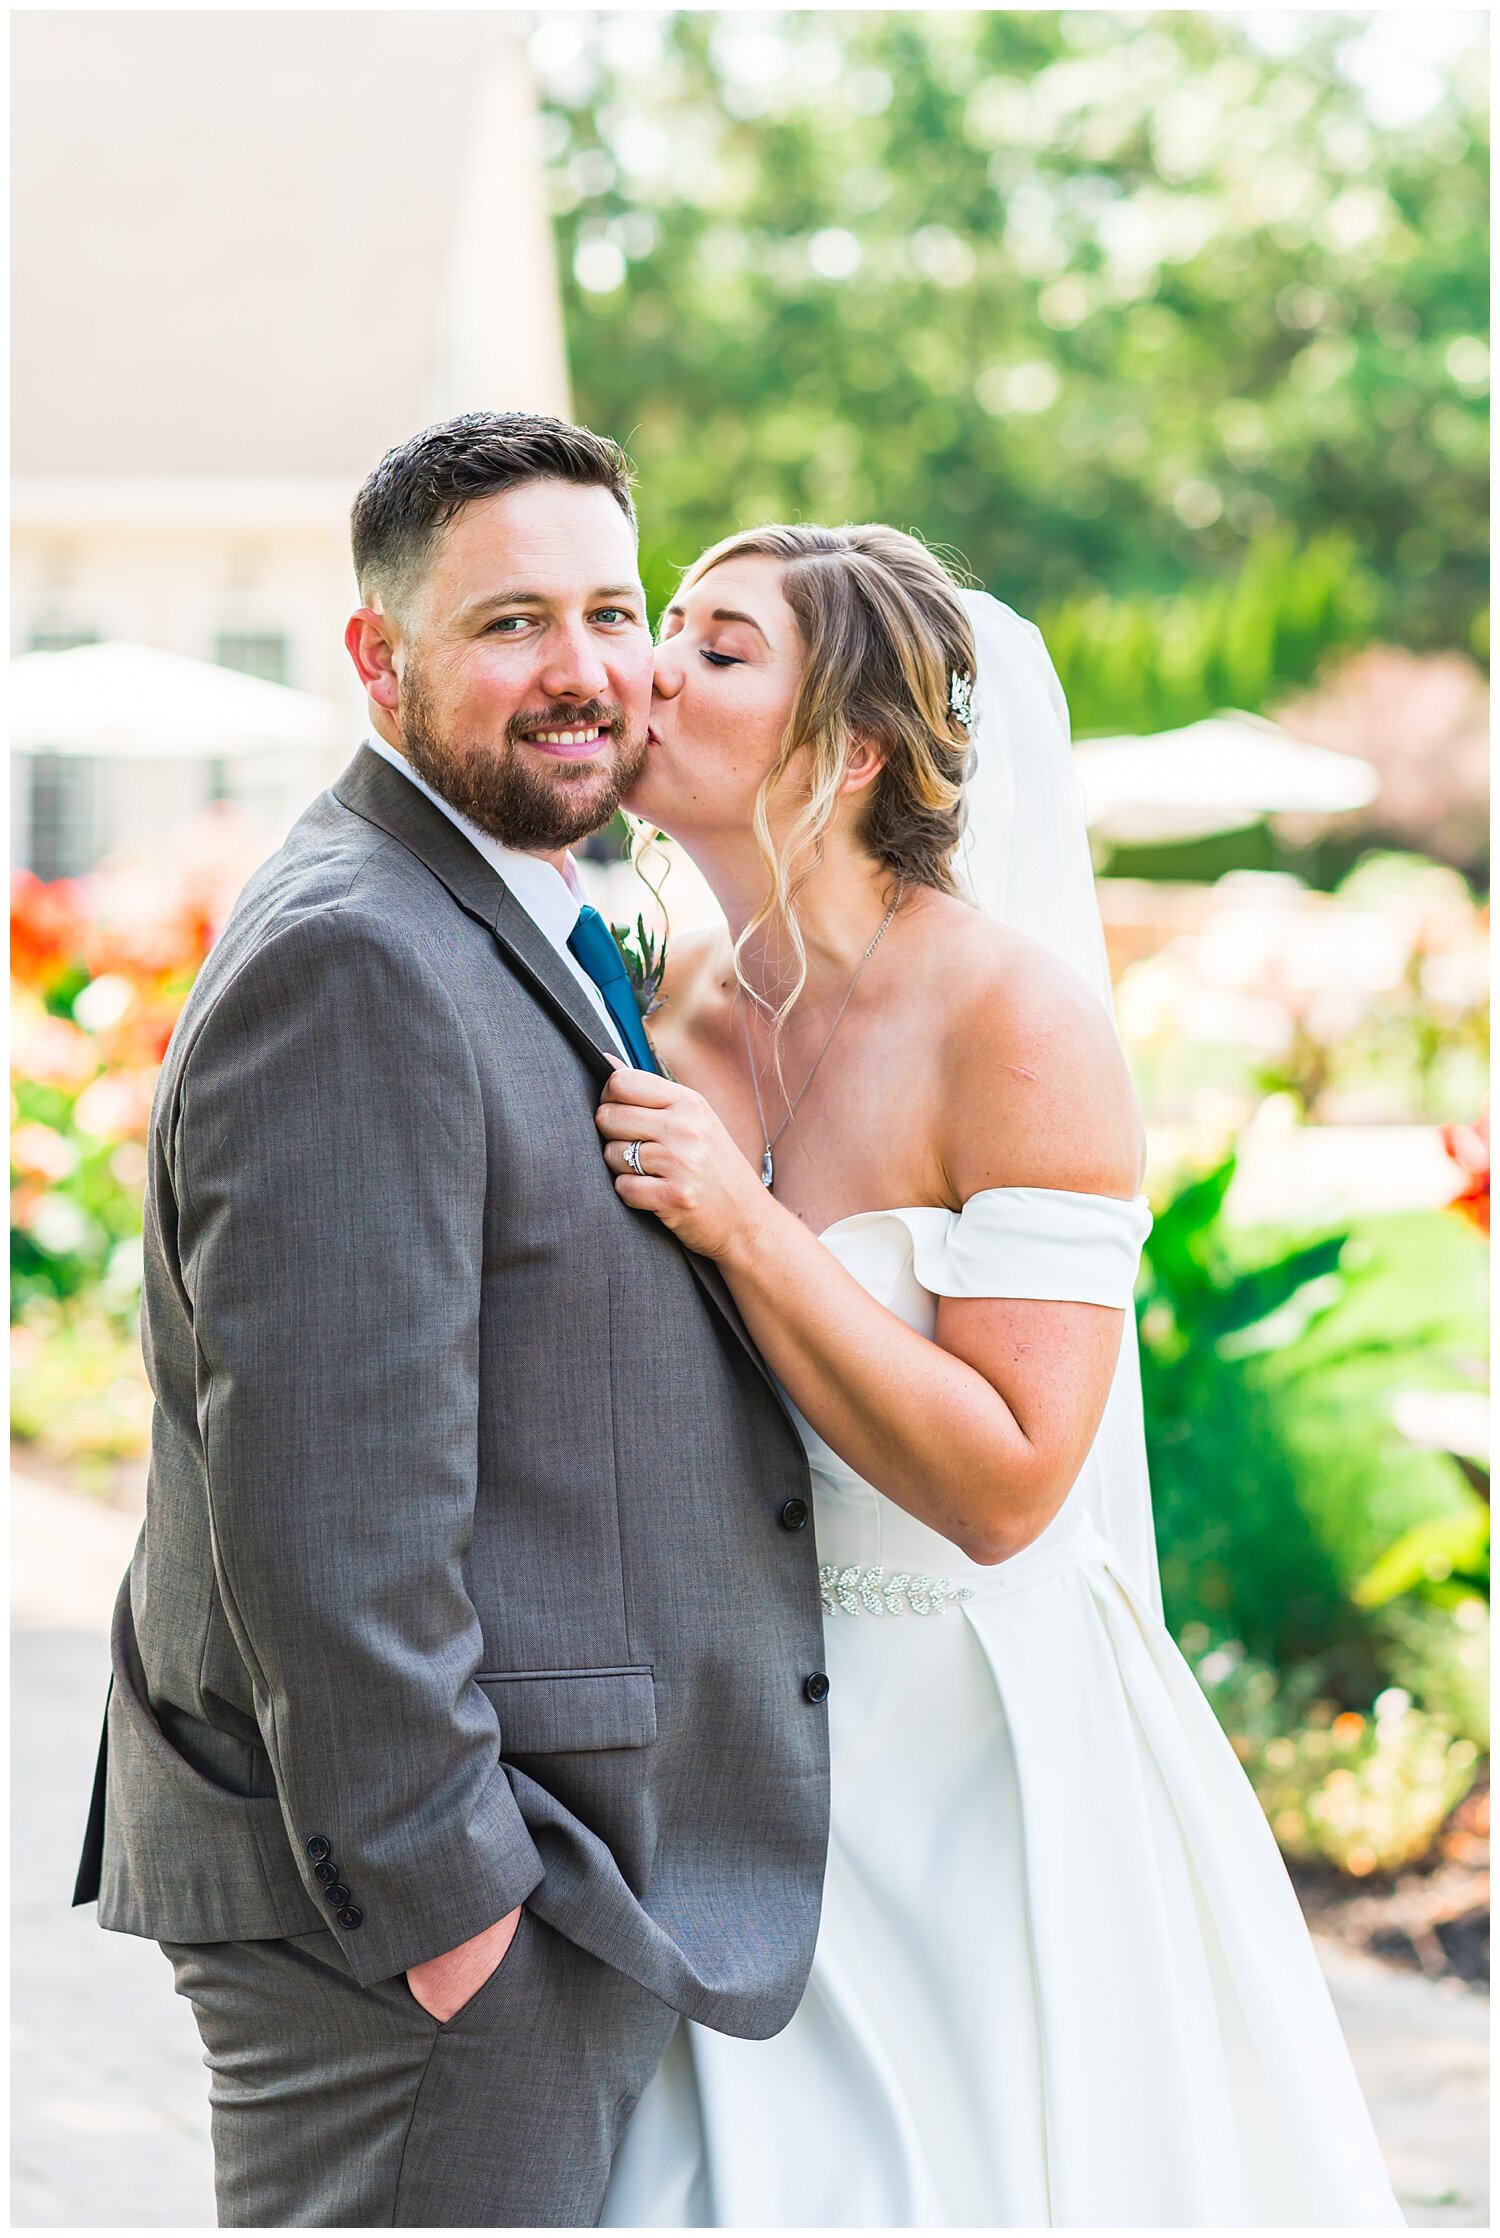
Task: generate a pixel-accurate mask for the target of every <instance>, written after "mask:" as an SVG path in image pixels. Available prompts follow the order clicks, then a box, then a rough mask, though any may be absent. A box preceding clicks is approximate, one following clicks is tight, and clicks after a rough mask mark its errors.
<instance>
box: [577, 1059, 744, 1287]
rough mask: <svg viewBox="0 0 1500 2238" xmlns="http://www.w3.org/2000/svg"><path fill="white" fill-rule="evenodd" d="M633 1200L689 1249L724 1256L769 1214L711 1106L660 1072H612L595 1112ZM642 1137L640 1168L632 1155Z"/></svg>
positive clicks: (607, 1152) (618, 1179)
mask: <svg viewBox="0 0 1500 2238" xmlns="http://www.w3.org/2000/svg"><path fill="white" fill-rule="evenodd" d="M594 1123H595V1125H596V1126H597V1127H598V1129H599V1132H600V1134H601V1135H602V1136H603V1137H604V1161H605V1164H606V1165H607V1166H608V1167H609V1170H610V1172H611V1173H612V1174H613V1175H614V1177H615V1188H616V1190H617V1191H618V1192H619V1194H620V1196H621V1197H623V1199H624V1201H625V1202H626V1204H628V1205H633V1206H634V1207H635V1208H636V1210H637V1211H640V1212H654V1213H655V1214H656V1217H657V1218H658V1220H660V1221H662V1222H663V1223H664V1225H665V1226H667V1227H668V1228H670V1229H671V1231H672V1233H673V1235H675V1236H676V1238H677V1240H678V1242H679V1243H682V1244H685V1245H686V1246H687V1248H688V1250H689V1251H697V1252H701V1253H702V1254H703V1256H704V1257H706V1258H710V1259H719V1258H723V1257H724V1256H725V1255H726V1254H727V1253H728V1252H729V1251H730V1250H731V1249H732V1247H733V1245H734V1244H735V1242H736V1241H737V1240H738V1239H739V1238H741V1237H742V1236H743V1235H744V1234H745V1233H746V1231H747V1229H749V1228H750V1227H751V1226H753V1224H754V1223H755V1221H756V1220H757V1218H759V1217H760V1216H761V1215H762V1214H763V1213H764V1209H765V1205H764V1199H765V1191H764V1190H763V1189H762V1187H761V1184H760V1181H759V1179H758V1178H757V1176H756V1174H755V1173H754V1171H753V1170H752V1168H751V1167H750V1166H749V1164H748V1163H747V1162H746V1160H745V1158H744V1156H743V1154H742V1153H741V1151H740V1150H739V1149H738V1147H737V1146H736V1144H735V1142H734V1140H733V1138H732V1137H731V1136H730V1134H729V1133H728V1131H727V1129H726V1128H725V1126H724V1124H723V1122H722V1121H721V1120H720V1118H719V1117H718V1114H717V1113H716V1112H715V1111H714V1109H713V1107H712V1105H710V1104H708V1103H706V1102H705V1101H704V1099H703V1097H702V1096H700V1095H698V1094H697V1093H696V1091H695V1090H694V1089H692V1088H684V1087H682V1086H680V1085H679V1084H678V1082H676V1081H675V1080H664V1079H662V1077H661V1075H660V1074H659V1073H654V1072H634V1071H627V1070H625V1069H624V1068H623V1067H622V1068H621V1069H620V1070H619V1071H618V1072H615V1073H613V1074H612V1075H611V1076H610V1079H609V1080H608V1081H607V1082H606V1084H605V1089H604V1095H603V1097H602V1099H601V1101H600V1104H599V1109H598V1111H597V1112H596V1113H595V1115H594ZM631 1143H636V1144H638V1145H639V1149H638V1151H637V1153H636V1155H637V1156H638V1158H639V1160H640V1169H641V1170H640V1173H639V1174H636V1173H635V1172H634V1171H633V1170H632V1167H631V1165H630V1164H629V1162H628V1161H627V1159H626V1155H625V1153H626V1147H627V1145H628V1144H631Z"/></svg>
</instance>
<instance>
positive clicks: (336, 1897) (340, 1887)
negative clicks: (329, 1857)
mask: <svg viewBox="0 0 1500 2238" xmlns="http://www.w3.org/2000/svg"><path fill="white" fill-rule="evenodd" d="M323 1901H324V1903H325V1904H329V1905H331V1906H332V1907H333V1909H334V1911H337V1910H338V1909H339V1906H340V1905H341V1904H347V1903H348V1901H349V1891H348V1889H347V1888H345V1886H344V1884H343V1882H342V1881H335V1882H334V1884H333V1886H332V1888H325V1889H324V1891H323Z"/></svg>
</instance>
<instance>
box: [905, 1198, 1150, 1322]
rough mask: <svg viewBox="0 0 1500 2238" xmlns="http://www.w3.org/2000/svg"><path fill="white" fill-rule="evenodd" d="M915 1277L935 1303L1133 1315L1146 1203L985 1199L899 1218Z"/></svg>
mask: <svg viewBox="0 0 1500 2238" xmlns="http://www.w3.org/2000/svg"><path fill="white" fill-rule="evenodd" d="M899 1217H900V1218H901V1219H902V1220H903V1221H904V1223H905V1224H906V1226H907V1228H908V1229H909V1231H910V1234H911V1239H912V1246H913V1249H912V1271H913V1273H914V1274H915V1275H916V1278H917V1280H918V1282H920V1283H921V1285H922V1287H923V1289H924V1290H930V1291H931V1292H932V1293H933V1295H934V1296H935V1297H939V1298H1048V1299H1054V1300H1066V1301H1069V1302H1071V1303H1073V1304H1077V1305H1102V1306H1120V1307H1124V1306H1128V1305H1129V1304H1130V1300H1131V1295H1132V1292H1133V1291H1134V1288H1135V1277H1136V1269H1137V1267H1138V1266H1139V1264H1140V1256H1141V1246H1142V1244H1143V1243H1144V1242H1145V1240H1146V1238H1147V1236H1148V1235H1149V1234H1150V1232H1151V1213H1150V1209H1149V1207H1148V1205H1147V1203H1146V1200H1145V1198H1144V1197H1096V1196H1089V1195H1086V1194H1085V1193H1084V1192H1082V1191H1081V1190H1072V1189H984V1190H981V1191H980V1193H979V1195H978V1196H975V1197H970V1199H969V1201H968V1203H967V1204H966V1205H965V1206H964V1207H963V1209H962V1211H960V1212H946V1211H933V1210H924V1211H920V1212H906V1213H902V1214H900V1215H899Z"/></svg>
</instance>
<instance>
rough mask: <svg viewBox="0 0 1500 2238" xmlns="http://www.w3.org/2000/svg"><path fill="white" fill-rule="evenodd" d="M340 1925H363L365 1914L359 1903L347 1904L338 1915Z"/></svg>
mask: <svg viewBox="0 0 1500 2238" xmlns="http://www.w3.org/2000/svg"><path fill="white" fill-rule="evenodd" d="M338 1918H339V1925H340V1927H363V1925H364V1921H365V1915H364V1913H363V1912H362V1911H361V1910H360V1908H359V1906H358V1904H346V1905H345V1906H344V1908H343V1910H342V1911H341V1912H340V1913H339V1915H338Z"/></svg>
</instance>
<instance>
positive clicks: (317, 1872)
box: [313, 1857, 339, 1888]
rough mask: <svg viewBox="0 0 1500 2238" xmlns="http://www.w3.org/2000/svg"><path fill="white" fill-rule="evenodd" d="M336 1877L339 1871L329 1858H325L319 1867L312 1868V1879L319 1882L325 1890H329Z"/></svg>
mask: <svg viewBox="0 0 1500 2238" xmlns="http://www.w3.org/2000/svg"><path fill="white" fill-rule="evenodd" d="M338 1877H339V1869H338V1867H337V1865H335V1864H334V1862H333V1859H332V1858H331V1857H325V1858H324V1860H323V1862H322V1864H321V1865H315V1866H314V1867H313V1879H314V1880H315V1881H321V1882H322V1884H323V1886H324V1887H325V1888H331V1887H332V1886H333V1884H334V1882H335V1881H336V1880H337V1879H338Z"/></svg>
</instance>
